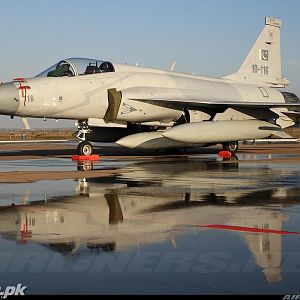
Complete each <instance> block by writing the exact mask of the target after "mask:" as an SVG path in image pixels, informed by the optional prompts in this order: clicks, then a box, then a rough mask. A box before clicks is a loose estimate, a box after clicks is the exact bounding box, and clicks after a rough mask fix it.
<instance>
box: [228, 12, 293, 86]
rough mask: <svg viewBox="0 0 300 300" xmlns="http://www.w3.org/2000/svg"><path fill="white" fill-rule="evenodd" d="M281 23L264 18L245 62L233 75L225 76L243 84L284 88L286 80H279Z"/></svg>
mask: <svg viewBox="0 0 300 300" xmlns="http://www.w3.org/2000/svg"><path fill="white" fill-rule="evenodd" d="M280 29H281V21H280V20H279V19H274V18H271V17H266V20H265V28H264V30H263V31H262V33H261V34H260V36H259V38H258V39H257V40H256V42H255V44H254V46H253V47H252V49H251V51H250V52H249V54H248V56H247V58H246V60H245V61H244V63H243V64H242V66H241V67H240V69H239V71H238V72H237V73H235V74H232V75H229V76H226V78H228V79H232V80H235V81H238V82H243V83H253V84H263V85H267V86H272V87H285V86H287V85H288V84H289V82H288V80H286V79H282V78H281V38H280V33H281V32H280V31H281V30H280Z"/></svg>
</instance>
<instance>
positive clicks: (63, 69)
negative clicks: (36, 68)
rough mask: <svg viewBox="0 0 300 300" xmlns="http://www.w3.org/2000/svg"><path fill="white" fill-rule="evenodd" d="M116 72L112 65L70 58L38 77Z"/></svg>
mask: <svg viewBox="0 0 300 300" xmlns="http://www.w3.org/2000/svg"><path fill="white" fill-rule="evenodd" d="M109 72H115V68H114V66H113V64H112V63H110V62H108V61H101V60H97V59H90V58H68V59H64V60H61V61H60V62H59V63H57V64H55V65H53V66H52V67H50V68H48V69H47V70H46V71H44V72H42V73H41V74H39V75H37V77H73V76H82V75H90V74H98V73H109Z"/></svg>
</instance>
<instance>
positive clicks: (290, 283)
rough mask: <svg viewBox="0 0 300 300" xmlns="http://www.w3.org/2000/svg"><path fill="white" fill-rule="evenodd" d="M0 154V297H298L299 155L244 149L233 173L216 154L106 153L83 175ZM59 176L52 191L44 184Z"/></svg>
mask: <svg viewBox="0 0 300 300" xmlns="http://www.w3.org/2000/svg"><path fill="white" fill-rule="evenodd" d="M5 151H6V152H5V153H1V152H0V157H1V155H2V156H3V157H2V159H1V160H0V174H2V177H1V176H0V179H1V178H2V179H1V182H2V183H0V278H1V284H0V285H1V286H3V287H5V286H11V285H15V284H18V283H22V284H23V285H25V286H28V289H27V290H26V293H28V294H58V293H59V294H299V274H300V250H299V249H300V164H299V158H300V147H299V146H297V147H296V146H295V147H293V151H290V150H289V148H286V147H279V148H276V147H275V148H273V149H272V150H270V147H269V148H266V147H250V148H244V149H242V150H241V153H240V154H239V155H238V157H237V158H234V159H232V160H230V161H223V160H222V159H220V158H219V157H217V155H216V154H215V150H208V151H207V152H206V153H205V152H202V150H201V151H199V152H197V151H196V152H192V153H187V154H178V153H177V154H174V155H165V154H158V155H157V154H155V155H154V154H153V153H152V154H145V155H144V156H143V155H136V154H135V153H126V154H125V153H123V152H122V151H121V152H118V149H114V150H113V151H112V152H109V153H106V154H105V155H104V156H103V157H102V159H101V160H100V161H99V162H96V163H93V164H91V163H84V164H80V165H77V163H75V162H72V161H71V159H70V157H66V156H64V155H65V154H64V153H63V152H60V150H57V149H56V150H53V151H54V152H53V153H48V154H47V156H45V157H43V158H42V156H43V155H44V154H45V152H43V151H44V150H42V152H41V153H40V154H39V153H38V151H36V152H35V153H34V156H35V157H34V158H33V157H31V158H30V157H27V156H28V155H29V156H30V153H29V152H30V150H26V151H28V153H27V152H26V158H24V157H22V155H21V154H22V153H21V154H18V157H19V159H15V155H16V154H15V152H9V150H5ZM20 151H21V150H20ZM21 152H22V151H21ZM268 152H269V153H268ZM23 155H24V153H23ZM31 172H39V173H40V174H42V175H41V177H38V176H36V177H32V178H31V180H26V181H27V182H26V181H25V182H22V181H18V183H14V182H13V181H12V180H5V173H6V174H7V178H8V177H9V176H11V177H10V179H13V178H20V177H22V176H23V177H26V176H29V177H30V176H31ZM63 172H65V173H64V174H67V175H66V176H65V177H63V176H61V177H60V178H59V180H52V179H50V177H51V176H50V175H49V178H47V177H46V176H45V174H52V173H57V174H60V173H63ZM3 174H4V175H3ZM74 174H76V176H74ZM87 175H88V176H87ZM51 178H52V177H51ZM74 178H75V179H74Z"/></svg>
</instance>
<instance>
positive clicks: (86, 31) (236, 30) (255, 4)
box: [0, 0, 300, 128]
mask: <svg viewBox="0 0 300 300" xmlns="http://www.w3.org/2000/svg"><path fill="white" fill-rule="evenodd" d="M265 16H272V17H276V18H280V19H281V20H282V22H283V28H282V73H283V77H287V78H288V79H289V80H290V81H291V85H290V87H289V89H288V90H289V91H291V92H294V93H296V94H298V95H300V26H299V18H300V1H299V0H263V1H262V0H14V1H9V0H0V37H1V42H0V46H1V47H0V53H1V55H0V81H10V80H12V79H13V78H16V77H32V76H35V75H36V74H38V73H40V72H41V71H43V70H45V69H47V67H49V66H50V65H53V64H54V63H56V62H58V61H59V60H60V59H63V58H67V57H91V58H98V59H102V60H108V61H112V62H116V63H128V64H136V63H138V64H139V65H140V66H145V67H155V68H162V69H166V68H168V67H169V65H170V64H171V62H172V61H173V60H176V61H177V66H176V70H177V71H183V72H189V73H197V74H201V75H207V76H216V77H221V76H224V75H227V74H231V73H234V72H235V71H237V70H238V69H239V66H240V65H241V63H242V62H243V60H244V59H245V57H246V55H247V54H248V52H249V50H250V48H251V46H252V45H253V43H254V42H255V40H256V39H257V37H258V35H259V34H260V32H261V31H262V29H263V27H264V17H265ZM30 124H31V126H32V127H49V128H50V127H70V126H74V122H72V121H59V122H55V121H50V120H49V121H47V122H43V121H41V120H33V119H30ZM21 127H22V122H21V121H20V119H19V118H15V119H14V120H10V118H9V117H5V116H0V128H21Z"/></svg>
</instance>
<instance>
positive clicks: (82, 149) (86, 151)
mask: <svg viewBox="0 0 300 300" xmlns="http://www.w3.org/2000/svg"><path fill="white" fill-rule="evenodd" d="M89 133H90V128H89V124H88V123H87V121H79V122H78V134H77V138H78V139H79V140H81V142H80V143H79V145H78V147H77V154H78V155H79V156H91V155H93V152H94V148H93V146H92V144H91V143H89V142H87V141H86V135H87V134H89Z"/></svg>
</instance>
